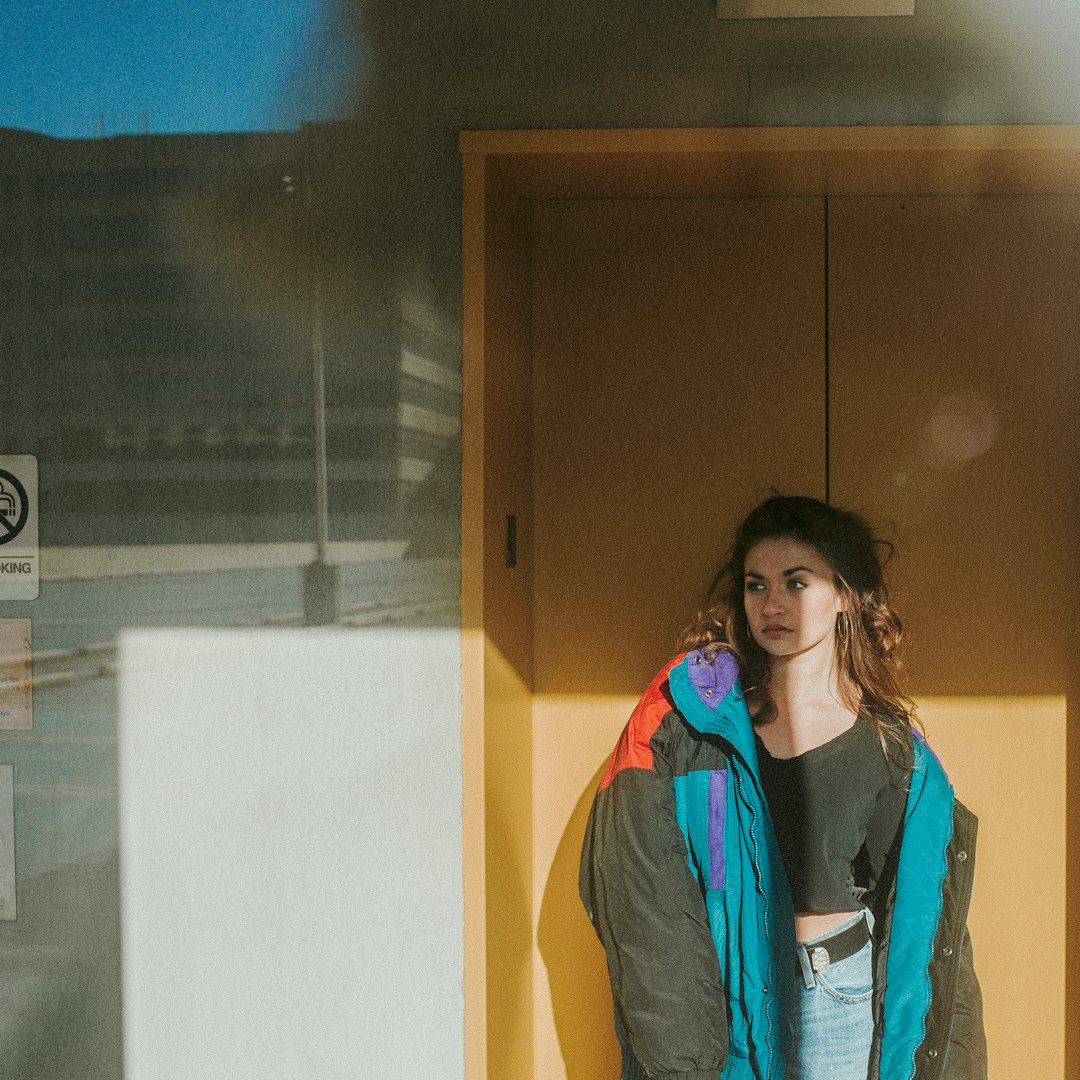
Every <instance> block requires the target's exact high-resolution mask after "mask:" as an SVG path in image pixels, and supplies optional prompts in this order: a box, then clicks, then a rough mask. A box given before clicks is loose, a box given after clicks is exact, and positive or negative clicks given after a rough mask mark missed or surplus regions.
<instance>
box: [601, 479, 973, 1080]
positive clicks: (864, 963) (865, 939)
mask: <svg viewBox="0 0 1080 1080" xmlns="http://www.w3.org/2000/svg"><path fill="white" fill-rule="evenodd" d="M899 638H900V622H899V619H898V618H897V617H896V615H895V614H894V613H893V611H892V610H891V608H890V607H889V603H888V595H887V592H886V587H885V582H884V577H883V574H882V565H881V560H880V558H879V556H878V545H877V544H876V542H875V540H874V537H873V534H872V533H871V530H870V528H869V527H868V526H867V524H866V523H865V522H864V521H863V520H862V519H861V518H860V517H858V516H857V515H855V514H852V513H848V512H845V511H842V510H838V509H835V508H833V507H830V506H827V505H825V504H824V503H821V502H819V501H817V500H816V499H809V498H800V497H781V496H777V497H774V498H770V499H767V500H766V501H765V502H763V503H762V504H761V505H760V506H758V507H757V508H756V509H755V510H753V512H752V513H751V514H750V515H749V517H747V519H746V520H745V521H744V522H743V523H742V525H741V526H740V527H739V529H738V532H737V534H736V538H735V543H734V545H733V548H732V551H731V555H730V556H729V558H728V560H727V561H726V562H725V564H724V566H723V567H722V568H721V570H720V573H719V574H718V575H717V578H716V580H715V582H714V584H713V587H712V589H711V590H710V593H709V599H708V602H707V605H706V608H705V610H704V611H703V612H702V613H701V615H700V616H699V617H698V619H697V620H696V622H695V623H694V624H693V625H692V626H691V627H690V628H689V629H688V630H687V632H686V634H685V635H684V641H683V644H684V646H685V647H686V648H687V650H688V651H687V652H685V653H683V654H682V655H680V656H679V657H677V658H676V659H675V660H673V661H672V662H671V663H669V664H668V665H667V666H666V667H665V668H664V670H663V671H661V672H660V674H659V675H658V676H657V677H656V679H655V680H654V681H653V683H652V684H651V686H650V687H649V689H648V690H647V691H646V693H645V695H644V696H643V697H642V699H641V701H640V702H639V704H638V706H637V708H636V709H635V711H634V714H633V716H632V717H631V719H630V722H629V723H628V724H627V726H626V729H625V730H624V731H623V734H622V736H621V738H620V740H619V743H618V745H617V746H616V748H615V752H614V754H613V755H612V758H611V761H610V762H609V764H608V767H607V770H606V772H605V774H604V777H603V779H602V780H601V783H600V789H599V791H598V793H597V796H596V799H595V801H594V804H593V808H592V812H591V814H590V817H589V825H588V830H587V833H586V838H585V847H584V851H583V853H582V865H581V895H582V899H583V901H584V903H585V906H586V909H587V910H588V912H589V916H590V918H591V919H592V921H593V924H594V926H595V928H596V930H597V933H598V934H599V936H600V939H601V941H602V942H603V944H604V947H605V949H606V950H607V958H608V971H609V975H610V977H611V986H612V991H613V994H614V998H615V1026H616V1033H617V1035H618V1038H619V1042H620V1044H621V1046H622V1051H623V1064H622V1074H621V1075H622V1080H646V1078H647V1080H658V1078H661V1077H664V1078H668V1080H718V1078H720V1077H721V1076H722V1077H723V1080H866V1078H867V1077H870V1078H871V1080H981V1078H984V1077H985V1076H986V1050H985V1039H984V1037H983V1030H982V1015H981V1014H982V1006H981V998H980V994H979V987H978V983H977V981H976V979H975V973H974V968H973V966H972V958H971V945H970V941H969V940H968V937H967V934H966V931H965V920H966V917H967V908H968V902H969V899H970V895H971V883H972V872H973V869H974V841H975V824H976V823H975V819H974V817H973V816H972V814H971V813H970V812H969V811H968V810H966V809H965V808H964V807H963V806H962V805H961V804H960V803H959V802H958V801H956V800H955V799H954V798H953V794H952V789H951V787H950V785H949V782H948V780H947V778H946V777H945V774H944V772H943V771H942V769H941V766H940V765H939V763H938V762H937V760H936V758H935V757H934V756H933V754H932V753H931V752H930V751H929V748H928V747H927V746H926V744H925V742H924V741H923V739H922V737H921V735H920V734H919V732H918V731H917V730H915V728H914V727H913V724H912V710H911V705H910V702H909V701H908V700H907V699H906V698H905V697H904V696H903V695H902V694H901V693H900V690H899V689H898V686H897V683H896V675H895V667H896V665H895V649H896V645H897V643H898V641H899Z"/></svg>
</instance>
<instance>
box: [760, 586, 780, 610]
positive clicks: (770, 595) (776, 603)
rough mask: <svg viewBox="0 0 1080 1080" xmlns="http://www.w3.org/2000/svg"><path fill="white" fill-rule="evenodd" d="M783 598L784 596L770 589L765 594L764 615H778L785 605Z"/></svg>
mask: <svg viewBox="0 0 1080 1080" xmlns="http://www.w3.org/2000/svg"><path fill="white" fill-rule="evenodd" d="M781 600H782V597H781V596H780V595H779V594H777V593H775V592H773V591H772V589H770V590H769V591H768V592H767V593H766V594H765V603H763V604H762V605H761V613H762V614H763V615H776V614H777V613H779V612H780V611H781V610H782V609H783V606H784V605H783V604H782V603H781Z"/></svg>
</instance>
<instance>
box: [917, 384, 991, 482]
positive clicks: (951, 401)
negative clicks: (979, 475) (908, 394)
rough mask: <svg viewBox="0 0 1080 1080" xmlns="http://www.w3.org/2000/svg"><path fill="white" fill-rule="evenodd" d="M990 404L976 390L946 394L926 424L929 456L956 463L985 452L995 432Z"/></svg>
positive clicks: (933, 458)
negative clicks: (974, 391) (973, 392)
mask: <svg viewBox="0 0 1080 1080" xmlns="http://www.w3.org/2000/svg"><path fill="white" fill-rule="evenodd" d="M998 428H999V424H998V418H997V413H996V412H995V411H994V409H993V406H991V405H990V403H989V402H987V401H986V400H984V399H983V398H981V397H978V396H977V395H976V394H972V393H959V394H946V395H945V396H944V397H942V398H941V399H940V400H939V401H938V403H937V405H936V406H935V407H934V411H933V414H932V415H931V417H930V422H929V423H928V424H927V426H926V444H927V450H928V451H929V455H930V457H931V459H932V460H936V461H937V462H939V463H941V464H943V465H949V464H951V465H959V464H962V463H963V462H966V461H971V460H973V459H974V458H977V457H979V456H980V455H981V454H985V453H986V451H987V450H989V449H990V447H991V446H993V444H994V440H995V439H996V438H997V435H998Z"/></svg>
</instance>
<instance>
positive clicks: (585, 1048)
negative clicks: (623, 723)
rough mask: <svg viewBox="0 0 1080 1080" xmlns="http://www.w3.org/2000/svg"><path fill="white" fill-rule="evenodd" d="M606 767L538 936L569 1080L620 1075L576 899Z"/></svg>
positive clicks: (575, 830) (589, 934)
mask: <svg viewBox="0 0 1080 1080" xmlns="http://www.w3.org/2000/svg"><path fill="white" fill-rule="evenodd" d="M605 765H606V761H605V762H604V764H602V765H601V766H600V768H599V769H597V770H596V772H595V774H594V775H593V777H592V779H591V780H590V781H589V783H588V786H587V787H586V788H585V790H584V791H583V792H582V793H581V798H579V799H578V801H577V804H576V805H575V806H574V812H573V813H572V814H571V815H570V820H569V822H568V823H567V826H566V829H565V831H564V832H563V834H562V838H561V839H560V841H559V846H558V848H557V849H556V851H555V858H554V860H553V861H552V864H551V872H550V874H549V875H548V879H547V885H546V887H545V888H544V898H543V900H542V901H541V904H540V918H539V922H538V924H537V931H536V938H537V944H538V946H539V949H540V955H541V957H542V958H543V961H544V967H545V968H546V969H547V977H548V985H549V987H550V988H551V1007H552V1012H553V1013H554V1016H555V1030H556V1034H557V1035H558V1038H559V1050H560V1052H561V1054H562V1058H563V1061H564V1062H565V1064H566V1076H567V1080H596V1078H597V1077H602V1076H617V1075H618V1074H619V1061H620V1053H619V1046H618V1043H617V1042H616V1041H615V1031H614V1027H613V1025H612V1021H611V1010H612V1004H611V990H610V988H609V985H608V978H607V968H606V965H605V962H604V950H603V949H602V948H601V946H600V942H599V940H598V939H597V937H596V934H595V932H594V931H593V928H592V926H591V925H590V923H589V919H588V917H587V916H586V914H585V909H584V908H583V907H582V904H581V899H580V898H579V896H578V862H579V860H580V857H581V841H582V837H583V836H584V835H585V824H586V822H587V821H588V818H589V808H590V807H591V806H592V800H593V796H594V795H595V794H596V789H597V786H598V785H599V783H600V777H601V776H602V775H603V771H604V768H605Z"/></svg>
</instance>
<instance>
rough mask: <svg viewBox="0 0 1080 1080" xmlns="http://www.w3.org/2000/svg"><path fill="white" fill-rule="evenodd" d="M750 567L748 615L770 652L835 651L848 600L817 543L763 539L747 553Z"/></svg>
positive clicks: (745, 584)
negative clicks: (839, 614)
mask: <svg viewBox="0 0 1080 1080" xmlns="http://www.w3.org/2000/svg"><path fill="white" fill-rule="evenodd" d="M745 571H746V573H745V577H744V580H743V605H744V607H745V608H746V620H747V623H748V624H749V627H750V633H751V634H752V635H753V638H754V640H755V641H756V642H757V643H758V644H759V645H760V646H761V647H762V648H763V649H764V650H765V651H766V652H767V653H768V654H769V656H770V657H774V658H781V657H784V658H790V657H795V656H801V655H803V654H805V653H809V652H811V651H812V650H829V651H830V652H831V650H832V648H833V638H834V635H835V633H836V615H837V612H839V611H840V610H841V609H842V608H843V602H842V601H841V599H840V594H839V593H838V592H837V590H836V586H835V585H834V584H833V572H832V570H831V568H830V567H829V564H828V563H827V562H826V561H825V560H824V559H823V558H822V557H821V556H820V555H819V554H818V553H817V551H815V549H814V548H812V547H810V546H809V545H807V544H803V543H800V542H799V541H798V540H795V539H793V538H792V537H789V536H780V537H772V538H770V539H768V540H759V541H758V542H757V543H756V544H755V545H754V546H753V547H752V548H751V549H750V550H749V551H748V552H747V554H746V563H745Z"/></svg>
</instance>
